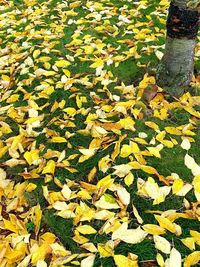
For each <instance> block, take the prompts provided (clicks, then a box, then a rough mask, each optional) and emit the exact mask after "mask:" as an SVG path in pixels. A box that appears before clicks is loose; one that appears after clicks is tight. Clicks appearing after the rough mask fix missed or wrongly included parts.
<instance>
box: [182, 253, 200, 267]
mask: <svg viewBox="0 0 200 267" xmlns="http://www.w3.org/2000/svg"><path fill="white" fill-rule="evenodd" d="M199 261H200V251H194V252H192V253H191V254H190V255H188V256H187V257H186V258H185V261H184V264H183V267H190V266H193V265H195V264H197V263H198V262H199Z"/></svg>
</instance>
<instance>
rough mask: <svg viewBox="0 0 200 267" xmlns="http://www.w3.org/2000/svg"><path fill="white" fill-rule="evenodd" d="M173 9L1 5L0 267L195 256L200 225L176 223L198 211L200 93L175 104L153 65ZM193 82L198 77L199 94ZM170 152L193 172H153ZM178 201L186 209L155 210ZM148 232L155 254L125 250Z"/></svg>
mask: <svg viewBox="0 0 200 267" xmlns="http://www.w3.org/2000/svg"><path fill="white" fill-rule="evenodd" d="M168 5H169V3H168V2H167V1H165V0H162V1H160V2H159V1H145V0H144V1H140V2H133V3H130V1H122V2H119V1H114V0H112V1H106V0H105V1H103V0H102V1H98V2H95V1H89V0H87V1H83V2H82V1H75V2H74V1H53V0H48V1H39V0H35V1H29V0H24V1H19V2H18V3H17V2H15V1H6V0H5V1H1V7H0V26H1V27H0V28H1V30H0V44H1V54H0V79H1V80H0V88H1V91H0V97H1V100H0V136H1V140H0V198H1V205H0V232H1V237H0V238H1V242H0V266H2V267H3V266H9V267H11V266H18V267H25V266H37V267H45V266H81V267H84V266H87V267H89V266H114V265H115V266H119V267H121V266H125V265H127V266H133V267H134V266H140V264H142V265H143V266H149V265H148V264H150V265H151V266H157V265H158V266H170V267H173V266H181V265H182V264H183V266H185V267H189V266H194V265H195V264H197V263H198V262H199V261H200V250H199V246H200V232H198V231H196V230H195V229H193V228H192V227H191V228H188V234H187V235H184V232H185V229H184V228H183V227H182V226H181V223H179V221H180V219H184V220H187V221H188V222H190V221H197V222H199V218H200V217H199V216H200V215H199V214H200V210H199V203H200V165H199V161H198V162H197V160H198V158H197V155H194V153H193V152H192V151H193V150H192V148H193V146H194V145H195V142H196V140H197V139H198V138H197V137H198V133H199V118H200V111H199V108H198V105H199V103H200V96H199V95H198V94H196V95H194V96H193V95H192V94H191V93H190V92H187V93H185V94H184V95H183V96H182V97H180V98H179V99H175V98H174V99H173V101H171V100H170V99H169V96H167V95H166V94H165V93H163V89H162V88H160V87H158V86H157V85H156V80H155V73H151V71H150V69H155V66H156V64H158V62H159V60H160V59H161V57H162V56H163V49H164V38H165V19H166V11H167V7H168ZM198 48H199V43H197V48H196V52H197V53H196V54H197V55H198ZM196 62H198V60H197V58H196ZM123 64H124V65H123ZM129 64H131V65H129ZM151 64H155V65H154V66H153V65H151ZM122 66H124V69H123V67H122ZM126 66H128V67H126ZM130 66H131V68H133V73H131V72H130V69H129V67H130ZM134 73H135V74H134ZM123 75H124V76H123ZM138 77H140V78H138ZM134 79H135V80H134ZM199 83H200V79H199V76H198V75H197V76H194V77H193V80H192V83H191V86H192V88H193V90H196V91H197V92H198V88H199ZM176 112H181V114H182V117H183V116H185V118H186V119H185V120H184V123H182V124H181V123H177V125H176V124H175V122H174V121H173V118H174V117H173V114H176ZM141 124H142V130H141V127H139V125H141ZM176 148H179V149H180V150H179V151H181V153H182V154H183V157H182V158H181V159H180V160H181V162H182V164H183V165H184V166H183V168H185V173H188V172H189V173H190V175H189V176H190V179H188V177H184V176H182V174H181V173H178V171H177V173H175V172H173V171H171V170H169V171H170V174H168V175H166V174H165V173H164V172H163V171H162V170H160V169H159V168H158V167H157V166H158V162H159V161H162V160H163V161H164V160H165V159H164V158H163V155H164V153H165V152H167V153H168V155H170V154H171V153H172V154H173V151H175V149H176ZM169 157H170V156H169ZM166 164H167V163H166ZM183 173H184V171H183ZM133 190H134V194H133ZM191 192H192V193H191ZM191 195H192V199H191ZM136 196H137V197H139V199H140V201H141V203H142V200H145V201H147V202H148V203H149V207H150V208H149V209H148V208H147V207H144V209H143V208H141V207H140V201H139V202H138V201H136V200H135V197H136ZM170 198H173V199H179V201H181V208H179V209H178V207H177V206H176V202H175V203H174V205H173V208H167V204H166V207H165V206H160V205H161V204H162V203H164V204H165V203H166V202H167V200H168V199H170ZM49 214H50V215H49ZM148 214H149V215H152V217H151V220H150V221H149V220H148V221H147V220H146V219H145V218H146V215H148ZM189 225H190V224H189ZM170 235H171V236H172V237H171V238H170ZM101 237H102V239H101ZM103 237H104V238H103ZM105 237H106V238H105ZM98 240H99V241H98ZM145 240H146V241H150V243H149V244H150V246H151V247H152V248H153V249H154V258H150V259H148V258H145V259H143V258H142V256H141V254H140V253H142V252H141V251H138V253H135V252H134V250H132V249H131V247H128V250H126V251H124V253H123V250H120V247H123V246H124V243H127V244H130V245H131V244H132V245H134V246H136V245H137V244H140V243H141V244H143V242H144V241H145ZM173 240H178V242H179V243H175V244H174V242H173ZM177 244H179V245H177ZM180 244H182V246H184V247H185V249H186V248H187V253H186V254H183V250H181V251H179V248H180ZM119 251H121V252H119ZM107 258H109V259H111V261H109V263H106V261H104V260H105V259H107ZM99 260H100V261H99ZM145 264H146V265H145Z"/></svg>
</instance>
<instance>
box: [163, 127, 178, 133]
mask: <svg viewBox="0 0 200 267" xmlns="http://www.w3.org/2000/svg"><path fill="white" fill-rule="evenodd" d="M165 131H166V132H167V133H169V134H174V135H182V132H181V131H180V130H179V129H177V128H176V127H165Z"/></svg>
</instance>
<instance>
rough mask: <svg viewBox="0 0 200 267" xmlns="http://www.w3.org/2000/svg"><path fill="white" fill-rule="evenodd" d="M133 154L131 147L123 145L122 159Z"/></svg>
mask: <svg viewBox="0 0 200 267" xmlns="http://www.w3.org/2000/svg"><path fill="white" fill-rule="evenodd" d="M131 153H132V148H131V146H129V145H123V146H122V148H121V151H120V157H122V158H126V157H128V156H129V155H130V154H131Z"/></svg>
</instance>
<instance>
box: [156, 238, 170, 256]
mask: <svg viewBox="0 0 200 267" xmlns="http://www.w3.org/2000/svg"><path fill="white" fill-rule="evenodd" d="M153 240H154V243H155V248H156V249H158V250H160V251H162V252H163V253H165V254H170V251H171V245H170V243H169V241H167V239H165V238H164V237H162V236H159V235H154V236H153Z"/></svg>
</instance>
